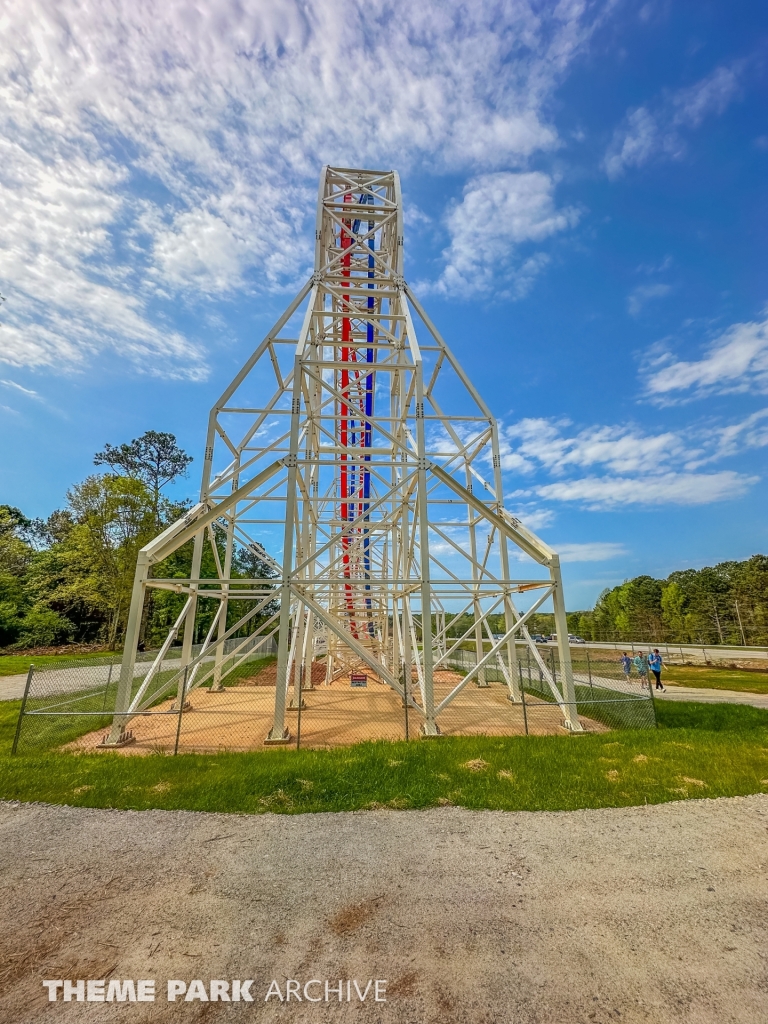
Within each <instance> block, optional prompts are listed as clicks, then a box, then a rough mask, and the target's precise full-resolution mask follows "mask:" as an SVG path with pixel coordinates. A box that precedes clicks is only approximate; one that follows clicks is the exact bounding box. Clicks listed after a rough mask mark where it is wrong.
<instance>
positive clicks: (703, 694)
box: [654, 686, 768, 710]
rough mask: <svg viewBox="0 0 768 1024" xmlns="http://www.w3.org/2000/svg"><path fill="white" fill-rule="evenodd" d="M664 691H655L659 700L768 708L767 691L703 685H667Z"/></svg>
mask: <svg viewBox="0 0 768 1024" xmlns="http://www.w3.org/2000/svg"><path fill="white" fill-rule="evenodd" d="M666 689H667V692H666V693H659V692H656V693H655V694H654V696H655V697H656V698H657V699H659V700H698V701H703V702H704V703H705V704H723V703H728V704H751V705H752V707H753V708H765V709H766V710H768V693H743V692H742V691H741V690H714V689H705V688H704V687H703V686H667V688H666Z"/></svg>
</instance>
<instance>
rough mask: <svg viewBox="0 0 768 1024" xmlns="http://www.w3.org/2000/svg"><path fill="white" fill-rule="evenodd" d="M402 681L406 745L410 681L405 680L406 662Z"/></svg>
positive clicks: (401, 672)
mask: <svg viewBox="0 0 768 1024" xmlns="http://www.w3.org/2000/svg"><path fill="white" fill-rule="evenodd" d="M400 674H401V679H402V680H403V707H404V708H405V740H406V743H407V742H408V740H409V736H408V681H407V680H406V678H405V675H406V673H405V662H403V663H402V668H401V670H400Z"/></svg>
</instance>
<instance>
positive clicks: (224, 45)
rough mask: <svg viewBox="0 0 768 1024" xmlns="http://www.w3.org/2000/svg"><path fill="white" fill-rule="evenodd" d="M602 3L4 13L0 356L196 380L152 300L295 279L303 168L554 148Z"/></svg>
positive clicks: (148, 7) (220, 5) (252, 1)
mask: <svg viewBox="0 0 768 1024" xmlns="http://www.w3.org/2000/svg"><path fill="white" fill-rule="evenodd" d="M610 7H611V3H610V2H609V0H606V2H604V3H601V4H589V5H585V4H580V3H561V4H558V5H556V6H555V7H553V8H551V9H549V8H541V6H540V5H539V4H538V3H536V2H534V0H512V2H510V3H504V4H502V5H496V4H492V5H491V4H475V5H466V4H461V3H458V2H455V3H437V2H435V0H428V2H425V3H422V4H412V3H406V2H405V0H402V2H392V0H369V2H366V3H363V2H362V0H361V2H357V3H356V2H351V3H349V4H345V5H339V4H338V3H335V2H333V0H314V2H310V3H303V2H300V0H284V2H278V0H244V2H243V0H201V2H200V3H196V4H194V5H189V4H186V5H185V4H161V3H157V2H153V0H148V2H147V3H142V4H138V3H133V2H130V0H113V2H110V3H100V4H81V3H78V2H76V0H62V2H61V3H57V4H56V5H55V6H52V5H51V4H50V3H48V2H47V0H29V2H28V3H25V4H21V3H16V4H12V5H10V6H8V5H6V9H5V10H4V15H3V43H4V46H3V49H2V53H0V145H2V147H3V148H2V151H0V188H2V189H3V195H2V196H0V217H2V223H3V237H2V240H0V246H1V247H2V248H1V250H0V281H2V282H3V284H4V286H5V287H6V288H7V292H8V305H7V308H6V311H5V315H4V320H5V321H6V326H4V327H3V328H2V341H3V345H2V348H3V355H4V357H5V358H6V359H7V361H8V362H10V363H11V364H13V365H31V366H54V365H56V366H62V365H83V364H85V363H86V362H87V361H88V360H90V359H91V358H92V357H93V355H94V354H96V353H98V352H100V351H103V350H104V349H112V350H114V351H117V352H119V353H121V354H124V355H128V356H130V357H132V358H133V359H134V360H135V361H136V362H137V364H138V365H140V366H141V367H143V368H144V369H146V370H149V371H151V372H162V373H169V374H172V375H173V374H175V375H186V376H192V377H199V376H201V375H203V374H204V373H205V367H204V359H203V355H202V353H201V352H200V350H199V349H198V348H197V346H196V345H194V344H193V343H192V342H190V341H189V340H188V339H185V338H183V337H181V336H180V335H179V334H178V333H174V332H173V331H170V330H168V329H167V328H166V327H165V325H164V324H163V323H162V320H161V319H160V318H159V314H158V310H161V309H168V308H170V307H169V306H168V302H169V300H173V301H174V302H178V299H177V296H178V295H179V294H181V299H182V301H184V302H186V301H194V300H195V298H196V297H197V296H199V295H200V294H201V293H202V294H204V295H209V296H210V295H219V294H226V293H228V292H230V291H231V290H232V289H233V288H243V287H253V285H254V278H255V277H257V278H258V281H259V283H260V284H261V283H264V284H266V287H267V288H268V289H271V290H279V289H282V288H285V287H289V286H293V285H294V284H295V281H296V279H297V277H298V276H300V275H301V274H302V273H303V272H304V270H306V268H307V265H308V262H309V258H310V252H311V250H310V235H311V223H312V218H313V205H314V197H315V192H316V180H317V174H318V171H319V167H320V165H321V164H322V163H323V162H332V163H333V162H343V163H353V164H358V163H359V164H368V165H369V166H370V165H374V166H375V165H384V166H393V165H394V166H397V167H398V168H400V169H401V170H404V171H406V172H407V170H408V168H409V167H411V166H414V165H419V166H421V165H423V164H425V163H428V164H429V166H430V167H431V168H433V169H434V170H436V171H438V172H440V171H446V170H450V171H454V172H461V173H473V174H478V173H482V172H487V171H491V170H494V169H497V168H499V167H505V168H509V167H520V166H523V165H524V164H525V162H526V161H527V160H528V158H529V157H530V156H531V155H533V154H535V153H537V152H540V151H542V150H548V149H552V148H553V147H554V146H556V145H557V144H558V138H557V133H556V131H555V129H554V127H553V126H552V125H551V124H550V123H548V120H547V117H546V115H545V113H544V110H545V107H546V106H547V104H548V102H549V99H550V97H551V96H552V93H553V91H554V89H555V87H556V86H557V84H558V83H559V82H560V81H561V80H562V78H563V75H564V74H565V73H566V71H567V69H568V66H569V64H570V62H571V61H572V60H573V58H574V56H575V55H576V54H577V53H578V52H579V50H580V49H581V48H583V46H584V45H585V43H586V42H587V41H588V39H589V37H590V34H591V32H592V31H593V29H594V27H595V24H596V23H597V22H598V21H599V20H600V18H601V17H602V16H603V13H604V11H605V10H607V9H610ZM374 81H375V83H376V85H375V89H373V88H369V87H368V83H372V82H374ZM361 97H364V100H362V101H361ZM545 219H546V218H545ZM532 259H533V262H531V263H529V265H528V266H527V268H526V269H524V270H523V271H521V276H520V282H521V284H520V285H519V287H521V288H524V287H525V286H526V285H525V283H524V282H525V281H526V280H528V279H532V277H533V276H534V275H535V273H536V271H537V269H538V268H537V264H536V257H532ZM164 303H165V305H164Z"/></svg>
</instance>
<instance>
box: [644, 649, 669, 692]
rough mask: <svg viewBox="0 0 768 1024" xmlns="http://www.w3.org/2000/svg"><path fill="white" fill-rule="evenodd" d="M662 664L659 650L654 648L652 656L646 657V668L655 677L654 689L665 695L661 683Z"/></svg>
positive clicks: (665, 689) (664, 687) (665, 690)
mask: <svg viewBox="0 0 768 1024" xmlns="http://www.w3.org/2000/svg"><path fill="white" fill-rule="evenodd" d="M662 664H663V662H662V659H661V655H660V654H659V648H658V647H654V648H653V654H649V655H648V668H649V669H650V670H651V672H653V674H654V676H655V677H656V689H657V690H661V692H662V693H666V692H667V688H666V686H664V685H663V684H662V682H661V666H662Z"/></svg>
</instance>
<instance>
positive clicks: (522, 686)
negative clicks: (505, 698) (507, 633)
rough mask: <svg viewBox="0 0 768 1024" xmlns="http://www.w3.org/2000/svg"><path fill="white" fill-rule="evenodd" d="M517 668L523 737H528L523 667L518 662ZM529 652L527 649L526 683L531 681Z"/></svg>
mask: <svg viewBox="0 0 768 1024" xmlns="http://www.w3.org/2000/svg"><path fill="white" fill-rule="evenodd" d="M517 667H518V668H519V669H520V699H521V700H522V702H523V725H524V726H525V735H526V736H527V735H528V712H527V711H526V709H525V681H524V680H523V666H522V663H521V662H519V661H518V663H517ZM530 677H531V651H530V648H529V649H528V682H529V683H530V681H531V678H530Z"/></svg>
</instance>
